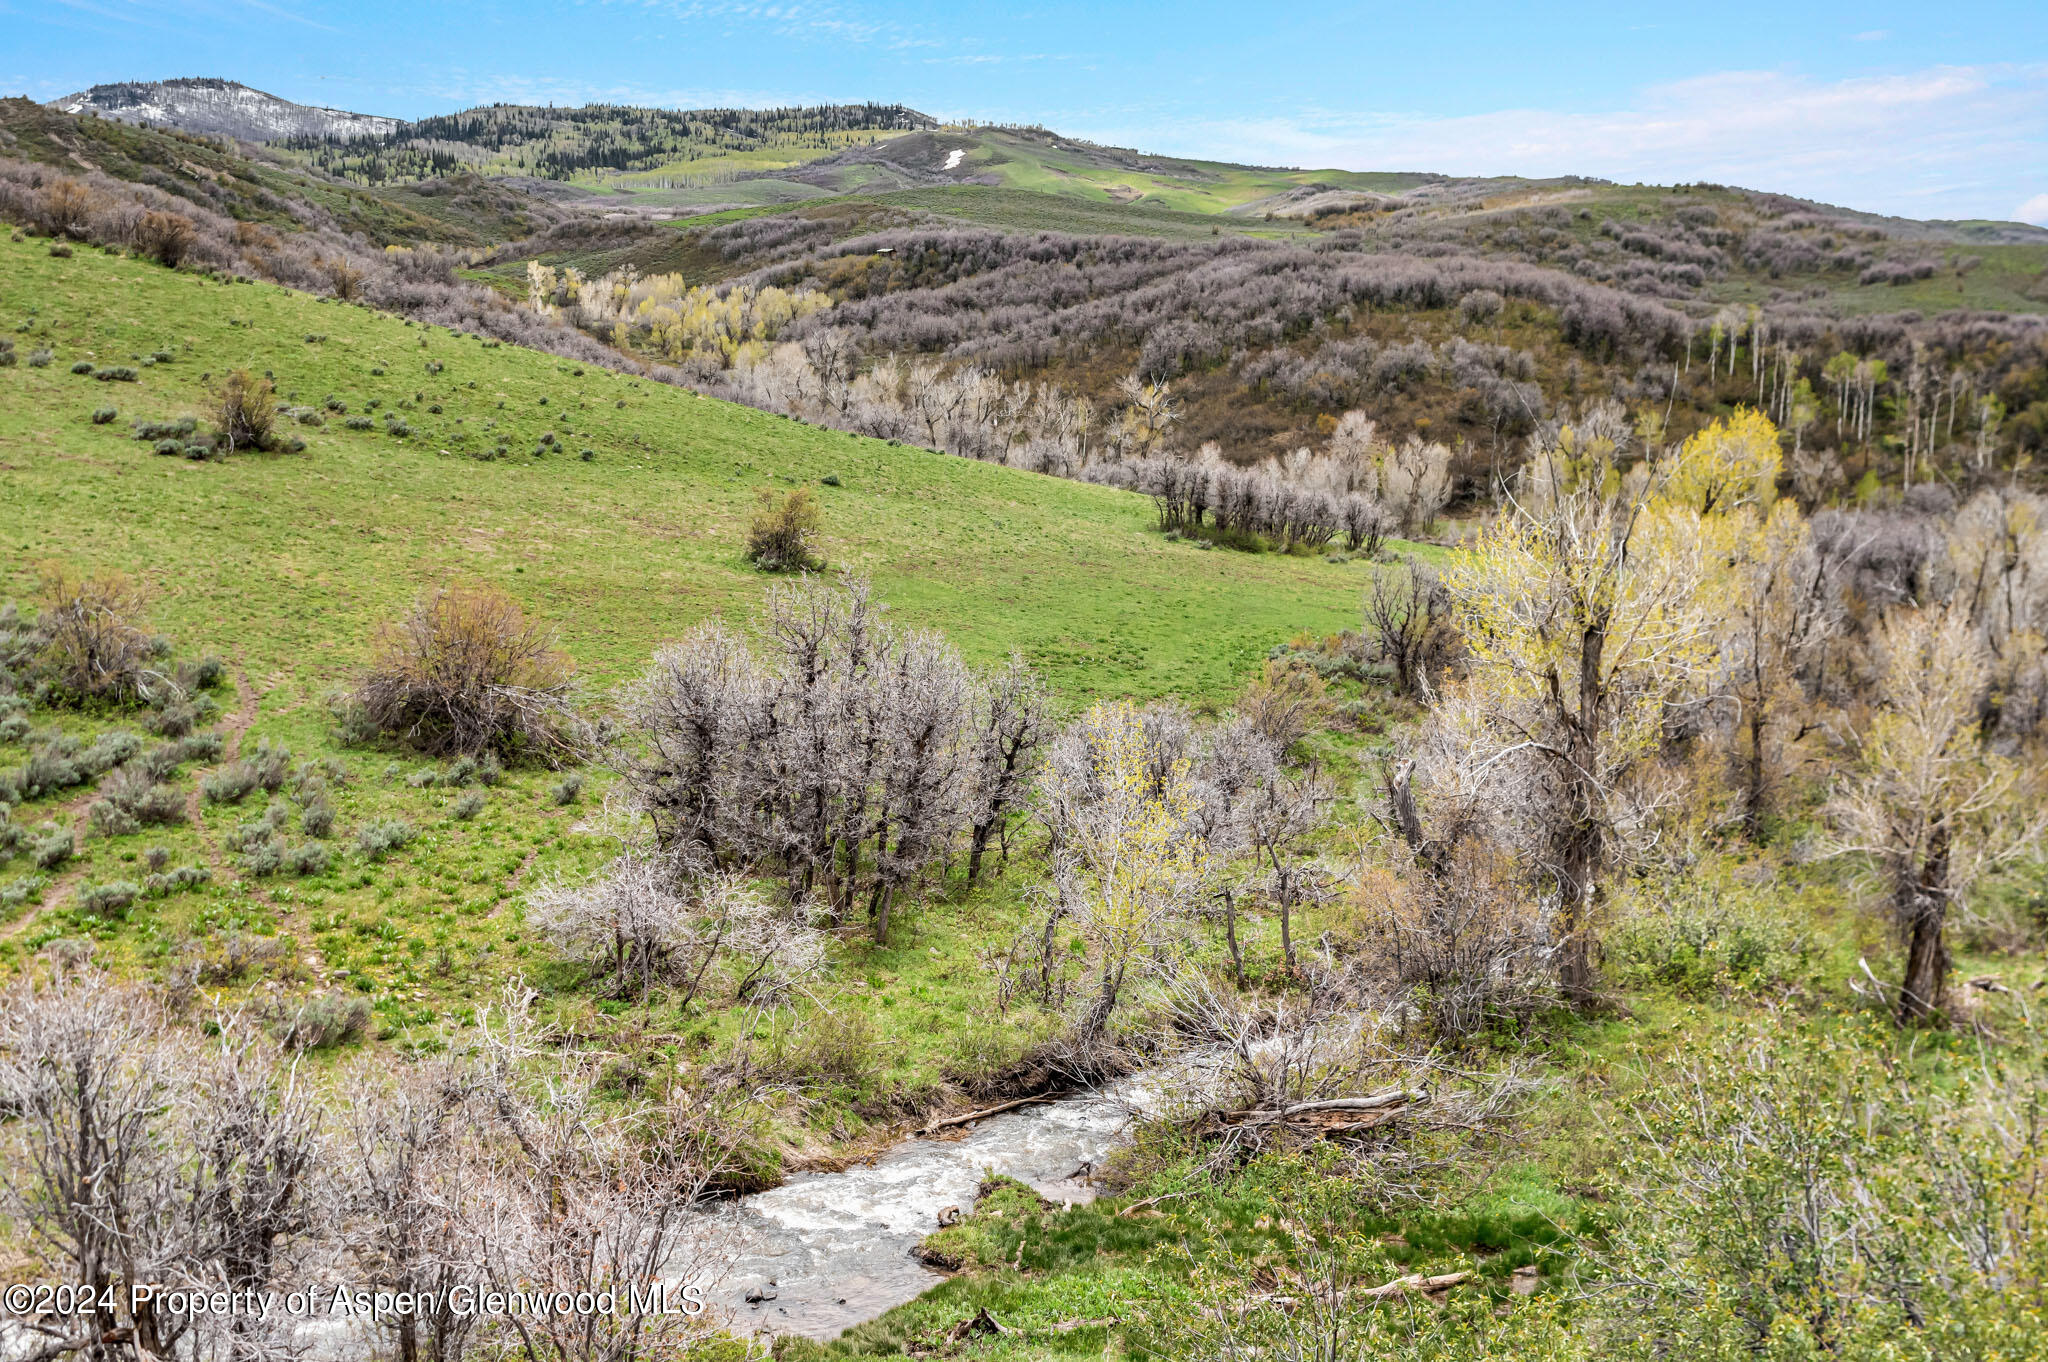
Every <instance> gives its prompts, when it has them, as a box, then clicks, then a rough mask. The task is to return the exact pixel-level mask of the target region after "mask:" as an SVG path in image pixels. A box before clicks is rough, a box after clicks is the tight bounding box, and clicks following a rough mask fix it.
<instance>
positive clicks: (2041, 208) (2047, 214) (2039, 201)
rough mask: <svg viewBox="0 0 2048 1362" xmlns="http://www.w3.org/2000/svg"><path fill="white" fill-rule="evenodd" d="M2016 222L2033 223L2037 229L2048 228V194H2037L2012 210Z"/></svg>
mask: <svg viewBox="0 0 2048 1362" xmlns="http://www.w3.org/2000/svg"><path fill="white" fill-rule="evenodd" d="M2012 220H2013V221H2014V222H2031V223H2033V224H2034V225H2035V226H2037V227H2048V194H2036V195H2034V197H2033V198H2031V199H2028V200H2027V201H2026V202H2025V203H2023V204H2021V205H2020V206H2019V207H2017V208H2015V209H2013V210H2012Z"/></svg>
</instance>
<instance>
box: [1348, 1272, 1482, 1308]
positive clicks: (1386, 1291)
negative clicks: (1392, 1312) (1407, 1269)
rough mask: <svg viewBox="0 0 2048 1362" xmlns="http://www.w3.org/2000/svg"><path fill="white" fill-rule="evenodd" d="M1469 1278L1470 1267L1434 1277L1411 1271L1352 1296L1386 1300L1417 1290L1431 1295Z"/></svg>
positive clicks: (1362, 1298) (1362, 1299) (1366, 1299)
mask: <svg viewBox="0 0 2048 1362" xmlns="http://www.w3.org/2000/svg"><path fill="white" fill-rule="evenodd" d="M1471 1278H1472V1271H1471V1269H1470V1268H1467V1269H1465V1270H1464V1271H1462V1272H1444V1273H1440V1274H1438V1275H1437V1276H1434V1277H1425V1276H1423V1275H1422V1274H1421V1273H1420V1272H1412V1273H1410V1274H1409V1275H1408V1276H1406V1277H1396V1278H1395V1279H1394V1280H1393V1281H1391V1282H1388V1283H1387V1284H1386V1285H1385V1286H1375V1287H1370V1288H1368V1289H1366V1290H1364V1291H1359V1292H1355V1293H1353V1297H1352V1298H1353V1299H1354V1300H1361V1301H1387V1300H1395V1299H1397V1298H1399V1297H1401V1296H1405V1295H1407V1294H1408V1293H1409V1292H1410V1291H1419V1292H1421V1293H1422V1294H1423V1295H1425V1296H1433V1295H1436V1294H1437V1293H1438V1292H1442V1291H1448V1290H1450V1289H1451V1288H1452V1287H1454V1286H1457V1285H1458V1284H1459V1283H1461V1282H1466V1281H1470V1280H1471Z"/></svg>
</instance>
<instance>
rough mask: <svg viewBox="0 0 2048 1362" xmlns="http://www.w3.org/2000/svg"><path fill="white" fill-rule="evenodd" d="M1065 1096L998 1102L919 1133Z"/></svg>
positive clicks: (932, 1131)
mask: <svg viewBox="0 0 2048 1362" xmlns="http://www.w3.org/2000/svg"><path fill="white" fill-rule="evenodd" d="M1064 1096H1066V1094H1065V1093H1050V1094H1047V1095H1045V1096H1042V1097H1019V1098H1018V1099H1017V1100H1016V1101H1014V1102H998V1103H997V1104H996V1105H994V1106H992V1107H983V1108H982V1109H981V1110H980V1111H970V1112H967V1113H965V1114H964V1115H960V1116H948V1117H947V1118H946V1119H945V1120H943V1121H933V1122H931V1123H930V1124H928V1125H925V1126H923V1127H921V1128H920V1129H919V1130H918V1132H917V1133H918V1134H920V1135H930V1134H933V1133H935V1132H937V1131H941V1130H950V1129H952V1128H953V1127H954V1126H964V1125H967V1124H968V1123H969V1122H972V1121H979V1120H981V1119H982V1118H983V1117H985V1116H1000V1115H1002V1114H1003V1113H1004V1112H1006V1111H1015V1110H1016V1109H1017V1108H1018V1107H1028V1106H1030V1105H1031V1104H1033V1103H1034V1102H1057V1101H1059V1100H1060V1098H1062V1097H1064Z"/></svg>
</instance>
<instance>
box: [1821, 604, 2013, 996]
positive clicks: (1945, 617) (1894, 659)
mask: <svg viewBox="0 0 2048 1362" xmlns="http://www.w3.org/2000/svg"><path fill="white" fill-rule="evenodd" d="M1879 646H1880V647H1881V649H1882V652H1883V672H1882V676H1883V684H1882V686H1881V688H1880V691H1879V697H1878V703H1879V706H1880V708H1879V710H1878V712H1877V714H1876V715H1875V716H1874V717H1873V718H1872V719H1871V720H1870V722H1869V724H1868V725H1867V726H1866V728H1865V730H1864V732H1863V733H1862V735H1861V739H1860V748H1861V752H1860V758H1861V760H1860V762H1859V764H1858V769H1857V770H1856V772H1855V773H1854V774H1853V775H1851V776H1850V777H1849V778H1848V779H1847V780H1845V781H1843V782H1842V784H1841V785H1840V786H1839V787H1838V788H1837V790H1836V792H1835V795H1834V797H1833V799H1832V800H1831V801H1830V802H1829V805H1828V811H1829V814H1830V817H1831V820H1832V822H1833V825H1834V828H1835V832H1836V837H1837V841H1836V844H1835V850H1837V851H1838V852H1855V853H1861V854H1864V855H1868V856H1870V857H1872V858H1873V859H1874V860H1875V861H1876V863H1877V866H1878V868H1879V870H1880V872H1881V874H1882V875H1883V877H1884V882H1885V887H1886V891H1887V897H1888V899H1889V901H1890V904H1891V909H1892V914H1893V917H1894V919H1895V921H1896V923H1897V926H1898V929H1899V933H1900V936H1901V938H1902V939H1903V941H1904V944H1905V948H1906V965H1905V973H1904V977H1903V978H1902V979H1901V981H1900V985H1899V998H1898V1016H1899V1020H1900V1021H1901V1022H1908V1021H1916V1020H1919V1019H1921V1018H1925V1017H1929V1016H1932V1015H1935V1014H1938V1013H1939V1012H1940V1011H1941V1010H1942V1006H1943V1001H1944V994H1945V992H1946V989H1947V981H1948V972H1949V954H1948V938H1947V934H1946V929H1947V924H1948V917H1949V912H1950V910H1951V908H1952V907H1953V906H1954V905H1955V904H1956V903H1957V902H1958V901H1959V900H1960V899H1961V897H1962V896H1963V894H1964V893H1965V892H1966V891H1967V890H1968V889H1969V887H1970V885H1971V884H1972V883H1973V882H1974V881H1975V880H1976V879H1977V878H1978V877H1979V876H1980V875H1982V874H1983V873H1984V872H1985V871H1986V870H1988V869H1990V868H1993V867H1995V866H1997V865H1999V864H2001V863H2002V862H2004V861H2005V860H2007V859H2008V858H2010V857H2012V856H2014V855H2016V854H2019V853H2020V852H2022V851H2024V850H2025V849H2027V848H2028V847H2031V846H2032V845H2034V844H2035V843H2036V842H2037V841H2038V839H2039V835H2040V830H2041V825H2040V820H2041V815H2040V813H2039V810H2038V809H2036V808H2033V807H2032V806H2031V805H2030V804H2029V803H2028V802H2027V801H2025V800H2024V799H2023V798H2022V794H2023V790H2022V785H2021V777H2022V774H2023V772H2022V768H2021V767H2020V766H2019V764H2018V763H2016V762H2014V761H2012V760H2010V759H2007V758H2004V757H2000V756H1998V755H1996V754H1994V753H1993V752H1991V751H1989V750H1988V749H1987V748H1986V746H1985V743H1984V740H1983V734H1982V731H1981V729H1980V726H1979V723H1978V714H1979V709H1978V707H1979V704H1980V703H1981V699H1982V695H1983V691H1984V687H1985V684H1986V682H1987V680H1988V667H1987V665H1986V656H1985V652H1984V647H1983V644H1982V642H1981V640H1980V639H1979V638H1978V636H1977V633H1976V631H1975V630H1974V629H1973V627H1972V626H1971V624H1970V621H1969V617H1968V614H1967V612H1966V611H1965V610H1963V609H1962V608H1960V607H1959V606H1951V607H1950V608H1947V609H1939V610H1937V609H1933V608H1927V609H1922V610H1914V611H1901V612H1897V613H1896V614H1894V615H1893V616H1892V617H1891V618H1889V619H1887V620H1886V621H1885V623H1884V624H1883V626H1882V627H1881V630H1880V634H1879Z"/></svg>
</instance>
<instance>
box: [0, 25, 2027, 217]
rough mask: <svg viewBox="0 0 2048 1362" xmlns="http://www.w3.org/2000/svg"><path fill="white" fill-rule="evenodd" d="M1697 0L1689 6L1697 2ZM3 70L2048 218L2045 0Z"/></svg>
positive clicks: (157, 32) (25, 60) (297, 32)
mask: <svg viewBox="0 0 2048 1362" xmlns="http://www.w3.org/2000/svg"><path fill="white" fill-rule="evenodd" d="M1695 14H1696V15H1697V16H1698V17H1697V18H1695V17H1693V16H1694V15H1695ZM0 33H4V34H5V37H4V39H0V91H5V92H9V93H24V94H28V95H31V96H33V97H35V98H38V99H52V98H55V97H56V96H58V95H62V94H68V93H70V92H71V91H73V90H77V89H79V88H81V87H83V86H86V85H91V84H94V83H97V82H101V81H111V80H124V79H161V78H164V77H169V76H180V75H218V76H226V77H229V78H231V79H235V80H240V81H244V82H246V83H248V84H250V85H254V86H257V87H259V88H261V89H266V90H270V91H272V92H273V93H276V94H280V95H284V96H286V97H287V98H291V99H296V100H301V101H305V102H309V103H318V104H329V105H335V106H338V107H343V108H350V109H355V110H358V111H361V112H365V113H381V114H396V115H400V116H407V117H412V116H418V115H421V114H426V113H435V112H445V111H447V110H451V109H456V108H461V107H464V106H467V105H470V104H477V103H486V102H490V101H493V100H507V101H539V102H547V101H550V100H552V101H554V102H556V103H581V102H584V101H588V100H611V101H621V102H632V103H650V104H662V105H670V106H698V105H705V104H731V103H738V104H748V105H762V104H777V103H793V102H803V103H813V102H819V101H827V100H848V99H877V100H885V101H901V102H903V103H907V104H911V105H914V106H916V107H918V108H920V109H923V110H925V111H927V112H929V113H933V114H937V115H939V116H941V117H946V118H958V119H967V118H972V119H981V120H984V121H1000V122H1033V123H1042V124H1045V125H1047V126H1049V127H1053V128H1057V129H1059V130H1060V131H1062V132H1066V133H1069V134H1071V135H1075V136H1081V137H1088V138H1093V139H1095V140H1097V141H1102V142H1111V143H1117V144H1121V145H1128V146H1137V147H1140V148H1143V149H1145V150H1150V151H1158V152H1170V153H1176V154H1183V155H1208V156H1214V157H1218V158H1222V159H1229V160H1246V161H1255V162H1260V163H1264V164H1281V165H1301V166H1318V167H1320V166H1335V167H1343V168H1349V169H1360V170H1370V169H1387V170H1435V171H1443V172H1447V173H1453V174H1493V173H1521V174H1531V175H1547V174H1564V173H1579V174H1587V175H1600V176H1604V177H1607V178H1610V179H1616V180H1624V181H1633V180H1645V181H1651V182H1670V181H1674V180H1698V179H1706V180H1717V181H1722V182H1726V183H1734V184H1743V185H1748V186H1751V187H1755V188H1761V189H1773V190H1781V191H1785V192H1789V193H1797V194H1802V195H1807V196H1811V197H1814V198H1819V199H1823V200H1827V201H1830V202H1835V203H1842V204H1847V205H1849V206H1852V207H1857V208H1867V209H1872V210H1876V211H1881V212H1892V213H1901V214H1906V215H1909V216H1914V217H1994V218H2012V217H2023V218H2026V219H2028V220H2031V221H2036V222H2041V223H2044V224H2048V3H2042V0H2033V2H2032V3H2020V2H2018V0H2015V2H2013V3H1981V2H1980V0H1950V2H1949V3H1946V4H1940V5H1927V4H1924V3H1923V4H1917V5H1911V6H1908V5H1903V4H1882V3H1878V4H1873V3H1864V4H1847V3H1818V4H1800V3H1785V2H1784V0H1779V3H1775V4H1763V3H1751V2H1750V0H1732V2H1731V3H1720V4H1716V5H1712V6H1706V7H1701V8H1699V9H1697V10H1692V9H1681V8H1679V7H1676V6H1668V7H1667V6H1660V5H1653V4H1645V3H1633V4H1576V5H1569V6H1536V5H1529V4H1474V3H1428V0H1423V2H1422V3H1413V2H1412V0H1411V3H1408V4H1403V5H1383V4H1353V5H1328V4H1316V3H1295V4H1282V5H1277V6H1276V5H1254V4H1242V3H1238V4H1216V3H1209V2H1208V0H1187V2H1186V3H1179V4H1126V5H1116V4H1108V3H1096V4H1083V3H1067V2H1066V0H1053V2H1050V3H1044V2H1042V3H1031V0H1024V2H1023V3H1018V4H1008V5H980V4H971V5H963V4H939V3H926V2H925V0H900V2H899V3H894V4H880V3H869V2H868V0H842V2H840V3H832V2H831V0H823V2H821V3H811V2H810V0H765V2H764V3H755V2H754V0H558V2H557V3H528V2H527V0H490V2H489V3H481V4H470V5H437V4H429V3H394V0H0Z"/></svg>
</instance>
